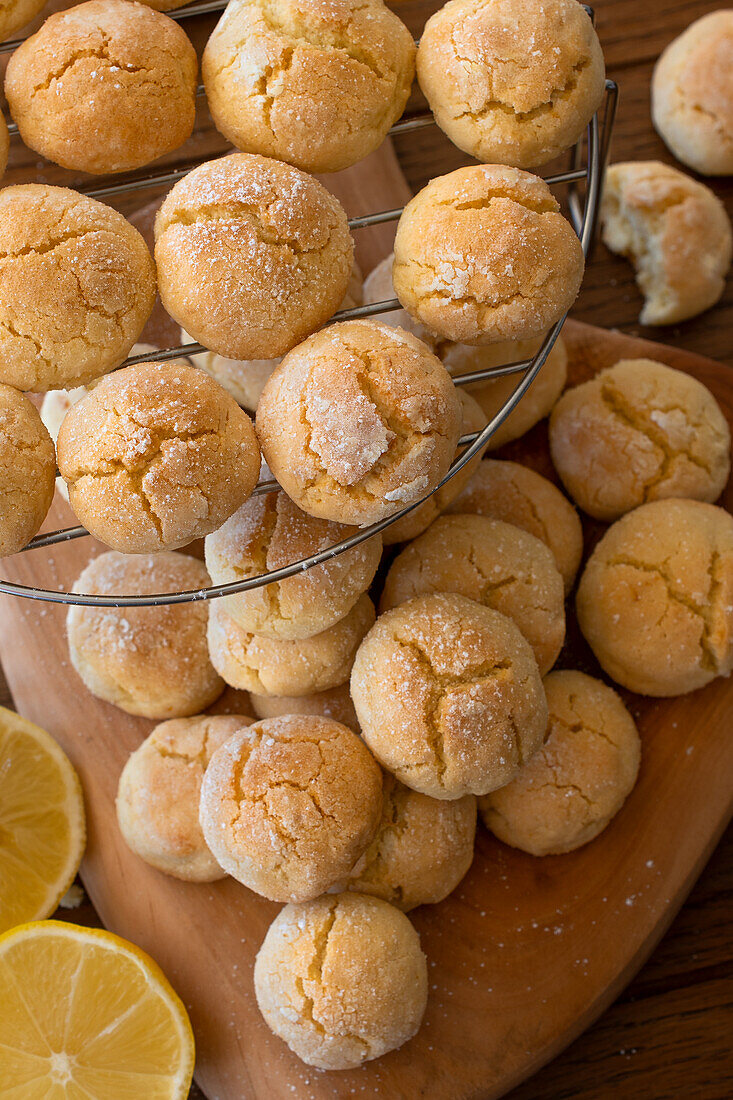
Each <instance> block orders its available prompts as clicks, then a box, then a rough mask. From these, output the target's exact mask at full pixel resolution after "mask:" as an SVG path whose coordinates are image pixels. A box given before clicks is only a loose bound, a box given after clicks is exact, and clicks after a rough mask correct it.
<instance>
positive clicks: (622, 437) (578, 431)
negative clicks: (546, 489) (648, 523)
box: [550, 359, 730, 521]
mask: <svg viewBox="0 0 733 1100" xmlns="http://www.w3.org/2000/svg"><path fill="white" fill-rule="evenodd" d="M550 452H551V454H552V461H553V464H554V466H555V469H556V470H557V472H558V474H559V475H560V478H561V480H562V483H563V485H564V486H565V488H566V489H567V491H568V492H569V493H570V495H571V497H572V498H573V500H574V501H575V502H576V504H578V505H579V506H580V507H581V508H582V509H583V511H584V512H587V513H588V515H590V516H594V517H595V518H596V519H601V520H606V521H611V520H614V519H618V517H619V516H622V515H623V514H624V512H630V511H631V509H632V508H636V507H638V505H640V504H644V503H646V502H647V501H650V500H660V499H662V498H664V497H688V498H692V499H694V500H705V501H708V502H709V503H711V504H712V502H713V501H714V500H717V499H718V497H719V496H720V494H721V493H722V491H723V489H724V488H725V484H726V482H727V480H728V474H729V473H730V429H729V427H728V421H727V420H726V419H725V416H724V415H723V413H722V412H721V409H720V406H719V405H718V403H717V401H716V400H715V398H714V397H713V395H712V394H711V392H710V390H709V389H708V388H707V387H706V386H704V385H703V384H702V382H698V381H697V379H696V378H692V377H691V376H690V375H689V374H685V373H684V371H679V370H673V369H672V368H671V367H667V366H665V365H664V363H657V362H656V361H655V360H653V359H622V360H621V361H620V362H618V363H616V364H615V365H614V366H613V367H608V368H607V369H606V370H603V371H601V372H600V373H599V374H597V375H596V376H595V377H594V378H592V379H591V380H590V381H589V382H584V383H583V384H582V385H580V386H575V387H574V388H573V389H571V390H568V392H567V393H565V394H564V395H563V396H562V397H561V398H560V400H559V401H558V403H557V404H556V405H555V407H554V409H553V410H552V416H551V417H550Z"/></svg>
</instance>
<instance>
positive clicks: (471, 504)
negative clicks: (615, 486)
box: [447, 458, 583, 593]
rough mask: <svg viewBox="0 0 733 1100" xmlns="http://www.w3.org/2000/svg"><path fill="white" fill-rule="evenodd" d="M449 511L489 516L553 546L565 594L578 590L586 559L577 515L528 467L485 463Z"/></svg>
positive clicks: (494, 462)
mask: <svg viewBox="0 0 733 1100" xmlns="http://www.w3.org/2000/svg"><path fill="white" fill-rule="evenodd" d="M447 510H448V512H452V513H463V512H469V513H474V514H476V515H479V516H489V518H490V519H500V520H503V521H504V523H511V524H513V525H514V526H515V527H521V528H522V530H523V531H528V532H529V534H530V535H534V536H535V538H538V539H540V540H541V541H542V542H544V543H545V545H546V546H549V548H550V550H551V551H552V553H553V555H554V558H555V564H556V565H557V568H558V569H559V571H560V574H561V575H562V578H563V581H564V582H565V591H566V593H567V592H569V591H570V589H571V588H572V587H573V583H574V581H575V576H576V574H577V572H578V568H579V567H580V559H581V557H582V556H583V528H582V527H581V523H580V519H579V517H578V513H577V512H576V511H575V509H574V508H573V506H572V504H571V503H570V501H569V500H568V499H567V497H565V496H563V494H562V493H561V492H560V490H559V489H558V488H556V487H555V486H554V485H553V484H552V482H551V481H548V480H547V478H544V477H542V476H541V475H540V474H538V473H535V471H534V470H530V469H529V467H528V466H520V464H519V463H518V462H503V461H499V460H498V459H495V458H485V459H484V461H483V462H482V463H481V464H480V466H479V468H478V470H477V471H476V473H475V474H474V475H473V477H472V478H471V481H470V483H469V485H468V487H467V488H466V489H464V490H463V492H462V493H461V495H460V496H459V497H457V498H456V499H455V500H454V501H453V503H452V504H451V505H450V506H449V508H448V509H447Z"/></svg>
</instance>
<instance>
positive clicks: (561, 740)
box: [479, 672, 641, 856]
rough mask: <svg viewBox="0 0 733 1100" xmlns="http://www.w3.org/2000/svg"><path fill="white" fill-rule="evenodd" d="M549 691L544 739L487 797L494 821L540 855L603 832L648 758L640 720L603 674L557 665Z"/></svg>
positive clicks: (490, 823) (507, 836) (484, 806)
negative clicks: (644, 755) (512, 775)
mask: <svg viewBox="0 0 733 1100" xmlns="http://www.w3.org/2000/svg"><path fill="white" fill-rule="evenodd" d="M545 692H546V695H547V705H548V707H549V711H550V719H549V723H548V727H547V736H546V738H545V743H544V745H543V746H542V748H541V749H539V750H538V751H537V752H536V753H535V754H534V756H533V757H532V758H531V760H528V761H527V763H526V764H525V765H524V767H523V768H522V770H521V772H520V773H519V775H518V776H517V777H516V779H514V780H512V782H511V783H509V784H508V785H507V786H506V787H502V788H501V790H499V791H494V792H493V793H492V794H489V795H487V796H486V797H485V798H482V799H481V800H480V802H479V805H480V808H481V816H482V818H483V820H484V823H485V824H486V826H487V828H489V829H491V831H492V833H494V835H495V836H498V837H499V839H500V840H503V841H504V843H505V844H511V846H512V847H513V848H521V849H522V851H524V852H529V853H530V854H531V855H533V856H548V855H558V854H560V853H561V852H572V851H573V849H575V848H580V847H581V845H583V844H587V843H588V841H589V840H593V839H594V837H597V836H598V834H599V833H601V832H602V831H603V830H604V829H605V828H606V826H607V825H608V823H609V822H610V821H611V819H612V818H613V817H614V815H615V814H617V813H618V811H619V810H620V809H621V807H622V805H623V803H624V801H625V800H626V798H627V796H628V795H629V794H630V792H631V790H632V788H633V786H634V784H635V782H636V777H637V774H638V772H639V760H640V757H641V742H640V740H639V734H638V732H637V729H636V725H635V724H634V719H633V718H632V717H631V715H630V714H629V712H628V710H627V709H626V707H625V706H624V704H623V703H622V702H621V700H620V698H619V697H618V695H617V694H616V692H615V691H612V690H611V688H609V687H607V686H606V685H605V684H604V683H602V682H601V681H600V680H595V679H594V678H593V677H592V676H586V675H585V674H584V673H582V672H551V673H550V675H549V676H547V677H546V678H545Z"/></svg>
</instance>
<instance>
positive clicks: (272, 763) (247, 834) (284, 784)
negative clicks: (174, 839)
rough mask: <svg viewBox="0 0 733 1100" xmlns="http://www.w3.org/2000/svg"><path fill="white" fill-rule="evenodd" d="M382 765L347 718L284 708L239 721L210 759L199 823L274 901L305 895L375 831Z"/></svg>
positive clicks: (351, 859)
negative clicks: (247, 722) (242, 725)
mask: <svg viewBox="0 0 733 1100" xmlns="http://www.w3.org/2000/svg"><path fill="white" fill-rule="evenodd" d="M381 806H382V773H381V772H380V770H379V767H378V765H377V763H376V761H375V760H374V758H373V756H372V755H371V753H370V752H369V750H368V749H367V747H366V745H365V744H364V742H363V741H362V740H361V739H360V738H359V737H357V735H356V734H355V733H353V732H352V731H351V730H349V729H347V728H346V726H342V725H340V724H339V723H338V722H333V721H331V720H330V719H328V718H317V717H315V716H314V715H303V714H298V715H285V716H283V717H281V718H270V719H267V720H266V721H260V722H255V723H254V724H253V725H251V726H249V727H248V728H247V729H244V730H240V731H239V732H238V733H236V734H235V735H234V736H233V737H232V738H230V739H229V740H228V741H227V743H226V744H225V745H223V746H222V747H221V748H220V749H218V751H217V752H216V753H214V756H213V758H212V760H211V763H210V764H209V766H208V768H207V769H206V774H205V776H204V781H203V785H202V787H201V826H202V828H203V831H204V836H205V837H206V842H207V844H208V845H209V848H210V849H211V851H212V852H213V854H214V856H215V857H216V859H217V860H218V861H219V863H220V864H221V866H222V867H223V868H224V870H225V871H227V872H228V873H229V874H230V875H232V876H233V877H234V878H236V879H238V881H239V882H242V883H244V885H245V886H248V887H249V889H250V890H254V891H255V893H258V894H262V895H263V896H264V897H267V898H271V899H272V901H308V900H309V899H310V898H315V897H317V896H318V895H319V894H322V893H323V892H324V890H328V889H329V887H331V886H333V885H334V884H335V883H336V882H338V881H339V880H340V879H341V878H343V876H344V875H345V874H346V873H347V872H348V871H349V870H350V869H351V867H353V865H354V863H355V862H356V860H357V859H358V858H359V856H360V855H361V854H362V852H364V851H365V850H366V848H367V846H368V845H369V844H370V843H371V841H372V838H373V837H374V834H375V833H376V831H377V826H378V824H379V817H380V812H381Z"/></svg>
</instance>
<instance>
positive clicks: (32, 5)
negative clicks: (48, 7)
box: [0, 0, 44, 42]
mask: <svg viewBox="0 0 733 1100" xmlns="http://www.w3.org/2000/svg"><path fill="white" fill-rule="evenodd" d="M43 6H44V0H9V2H8V3H6V4H3V6H2V10H0V42H5V41H6V39H8V38H12V37H13V35H14V33H15V32H16V31H18V30H20V28H21V27H24V26H25V25H26V23H30V21H31V20H32V19H35V18H36V16H37V15H38V13H39V12H40V11H42V10H43Z"/></svg>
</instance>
